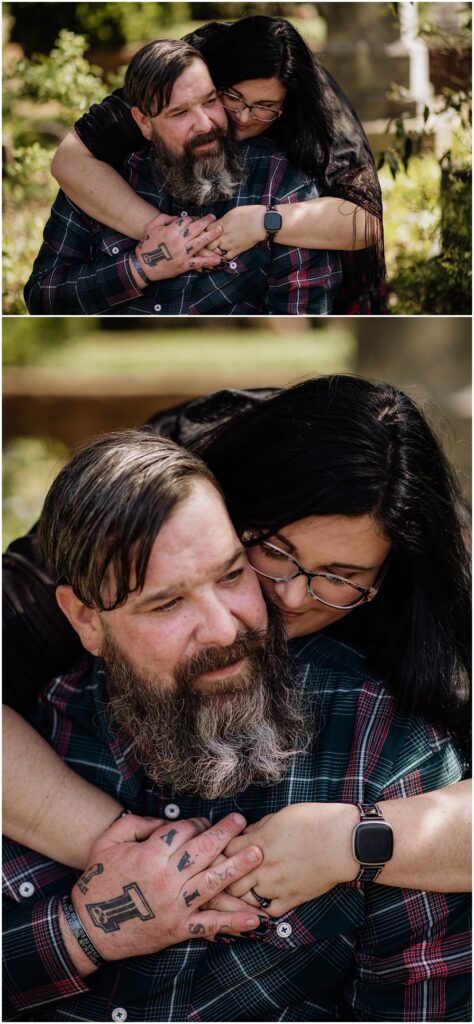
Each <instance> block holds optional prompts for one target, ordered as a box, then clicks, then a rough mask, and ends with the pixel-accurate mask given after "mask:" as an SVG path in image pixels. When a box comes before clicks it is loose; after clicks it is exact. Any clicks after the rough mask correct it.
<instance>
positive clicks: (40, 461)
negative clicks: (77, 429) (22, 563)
mask: <svg viewBox="0 0 474 1024" xmlns="http://www.w3.org/2000/svg"><path fill="white" fill-rule="evenodd" d="M66 458H67V449H66V446H65V445H63V444H62V443H61V442H60V441H54V440H48V441H43V440H41V439H40V438H37V437H18V438H15V440H13V441H10V442H9V443H8V444H7V445H6V447H5V454H4V459H3V549H4V550H5V548H7V547H8V545H9V544H10V543H11V541H12V540H15V538H16V537H21V536H22V534H24V533H26V532H27V530H29V529H30V528H31V527H32V526H33V523H34V522H35V521H36V520H37V518H38V516H39V514H40V512H41V508H42V506H43V501H44V496H45V493H46V491H47V489H48V487H49V486H50V484H51V483H52V481H53V479H54V477H55V476H56V473H57V472H58V471H59V469H60V468H61V466H62V465H63V463H64V462H65V461H66Z"/></svg>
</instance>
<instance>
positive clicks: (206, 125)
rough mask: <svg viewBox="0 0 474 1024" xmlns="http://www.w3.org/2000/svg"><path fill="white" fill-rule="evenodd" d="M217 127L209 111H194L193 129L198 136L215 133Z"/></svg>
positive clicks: (197, 109) (201, 108) (198, 109)
mask: <svg viewBox="0 0 474 1024" xmlns="http://www.w3.org/2000/svg"><path fill="white" fill-rule="evenodd" d="M215 127H216V126H215V124H214V121H213V120H212V118H211V117H210V116H209V114H208V112H207V110H204V107H197V108H196V110H195V111H194V125H193V129H194V131H195V132H196V134H204V132H210V131H213V129H214V128H215Z"/></svg>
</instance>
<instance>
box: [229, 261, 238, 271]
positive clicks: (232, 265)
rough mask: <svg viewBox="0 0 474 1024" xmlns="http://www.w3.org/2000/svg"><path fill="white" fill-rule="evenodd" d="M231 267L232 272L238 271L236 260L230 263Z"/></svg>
mask: <svg viewBox="0 0 474 1024" xmlns="http://www.w3.org/2000/svg"><path fill="white" fill-rule="evenodd" d="M229 267H230V269H231V270H237V264H236V262H235V260H232V261H231V262H230V263H229Z"/></svg>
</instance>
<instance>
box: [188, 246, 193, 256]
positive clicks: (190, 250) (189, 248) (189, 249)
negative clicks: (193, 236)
mask: <svg viewBox="0 0 474 1024" xmlns="http://www.w3.org/2000/svg"><path fill="white" fill-rule="evenodd" d="M192 251H193V247H192V245H188V246H187V248H186V252H187V254H188V256H189V253H190V252H192Z"/></svg>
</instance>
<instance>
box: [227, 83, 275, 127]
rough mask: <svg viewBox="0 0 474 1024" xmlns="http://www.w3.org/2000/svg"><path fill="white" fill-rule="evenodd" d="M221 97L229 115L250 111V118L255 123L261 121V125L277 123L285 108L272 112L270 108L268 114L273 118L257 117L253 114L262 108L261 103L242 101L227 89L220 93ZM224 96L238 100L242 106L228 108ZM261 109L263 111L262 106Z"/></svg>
mask: <svg viewBox="0 0 474 1024" xmlns="http://www.w3.org/2000/svg"><path fill="white" fill-rule="evenodd" d="M219 96H220V98H221V100H222V106H223V107H224V110H226V111H227V113H228V114H242V113H243V111H244V110H250V116H251V117H252V118H253V119H254V121H260V123H261V124H272V123H273V121H276V120H277V119H278V118H279V117H281V115H282V113H283V107H282V108H281V110H270V108H268V113H269V114H273V117H270V118H268V117H257V115H256V114H254V113H253V110H254V108H255V107H259V106H260V104H259V103H246V102H245V100H242V99H241V98H240V96H234V97H232V93H230V92H228V90H227V89H221V90H220V92H219ZM223 96H230V97H231V98H233V99H236V100H238V101H239V103H240V106H239V107H226V105H225V103H224V100H223V99H222V97H223ZM260 109H262V108H261V106H260Z"/></svg>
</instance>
